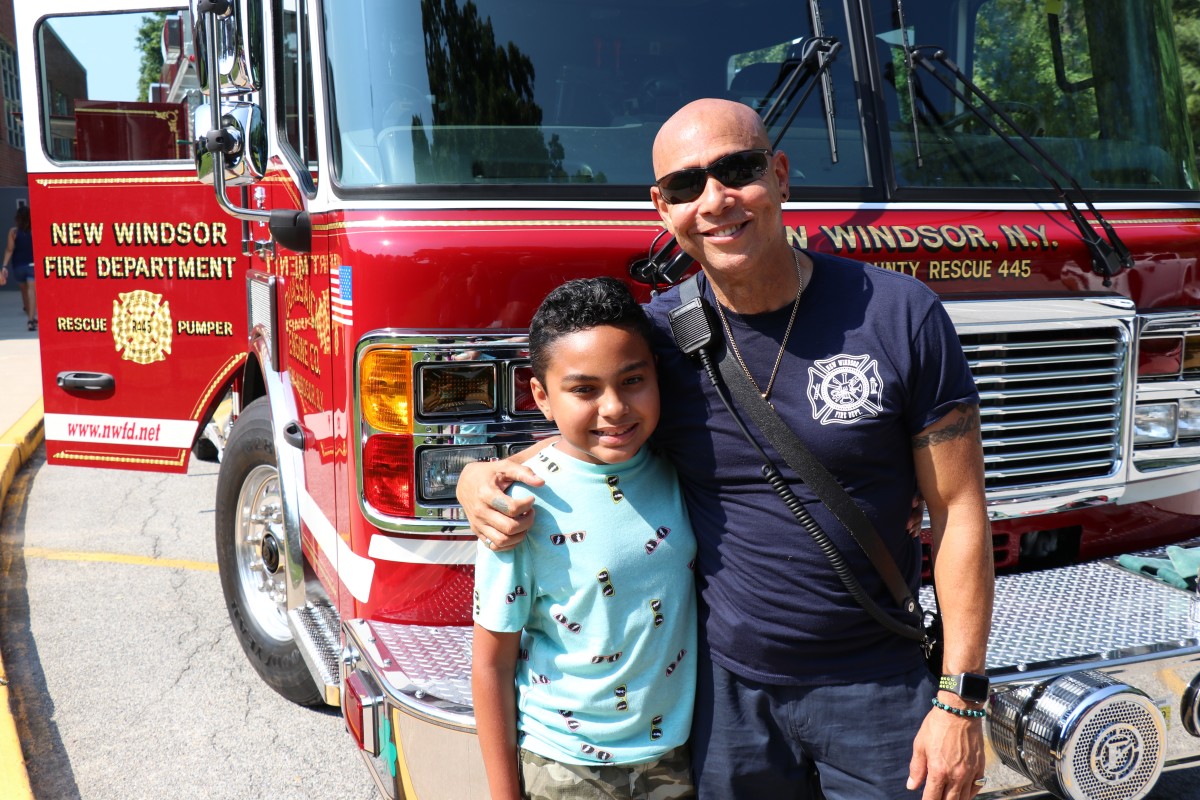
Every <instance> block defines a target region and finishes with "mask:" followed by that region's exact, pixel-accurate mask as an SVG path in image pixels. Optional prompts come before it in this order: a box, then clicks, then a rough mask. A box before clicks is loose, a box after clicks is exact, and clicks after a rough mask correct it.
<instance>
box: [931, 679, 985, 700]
mask: <svg viewBox="0 0 1200 800" xmlns="http://www.w3.org/2000/svg"><path fill="white" fill-rule="evenodd" d="M990 686H991V681H989V680H988V676H987V675H980V674H979V673H977V672H960V673H959V674H957V675H943V676H942V677H940V678H939V679H938V689H939V690H940V691H944V692H953V693H954V694H956V695H958V696H959V697H961V698H962V699H963V700H966V701H967V702H968V703H983V702H986V701H987V699H988V688H989V687H990Z"/></svg>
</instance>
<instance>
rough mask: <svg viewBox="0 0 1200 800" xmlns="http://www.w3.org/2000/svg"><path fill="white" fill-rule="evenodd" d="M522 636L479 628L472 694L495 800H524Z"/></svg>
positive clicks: (481, 747) (476, 637) (476, 722)
mask: <svg viewBox="0 0 1200 800" xmlns="http://www.w3.org/2000/svg"><path fill="white" fill-rule="evenodd" d="M520 645H521V634H520V632H517V633H497V632H496V631H489V630H488V629H487V628H482V627H480V626H479V625H478V624H476V625H475V641H474V645H473V647H472V659H471V693H472V695H473V697H474V703H475V726H476V729H477V731H478V733H479V748H480V749H481V750H482V751H483V765H484V767H485V768H486V769H487V777H488V788H489V789H490V790H491V794H492V800H520V798H521V780H520V771H519V766H518V762H517V690H516V686H515V684H514V680H515V676H516V671H517V651H518V650H519V649H520Z"/></svg>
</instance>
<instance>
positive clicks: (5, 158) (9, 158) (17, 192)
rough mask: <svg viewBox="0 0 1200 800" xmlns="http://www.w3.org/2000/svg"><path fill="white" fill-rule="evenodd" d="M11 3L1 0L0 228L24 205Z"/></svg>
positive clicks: (22, 127)
mask: <svg viewBox="0 0 1200 800" xmlns="http://www.w3.org/2000/svg"><path fill="white" fill-rule="evenodd" d="M13 2H14V0H0V110H2V111H3V113H2V114H0V228H3V229H4V230H7V227H5V226H6V225H7V220H9V219H11V217H12V212H13V211H14V210H15V209H16V207H17V205H18V203H26V202H28V198H29V189H28V187H27V186H26V179H25V125H24V123H23V121H22V119H21V87H20V82H19V81H18V80H17V35H16V24H15V22H14V19H13Z"/></svg>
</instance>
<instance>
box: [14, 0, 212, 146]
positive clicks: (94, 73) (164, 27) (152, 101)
mask: <svg viewBox="0 0 1200 800" xmlns="http://www.w3.org/2000/svg"><path fill="white" fill-rule="evenodd" d="M37 45H38V46H37V55H38V61H39V66H40V69H41V74H42V75H43V79H42V80H41V81H40V86H41V98H40V104H39V112H38V113H40V114H41V116H42V121H43V124H42V131H43V134H42V147H43V148H45V151H46V153H47V154H48V155H49V156H50V157H51V158H53V159H54V160H56V161H84V162H114V161H117V162H121V161H175V160H182V159H190V158H191V156H192V151H191V140H192V138H193V136H192V131H191V124H190V120H191V117H192V113H191V112H192V109H193V108H194V107H195V106H196V105H197V104H198V103H199V101H200V96H199V92H198V88H199V84H198V82H197V79H196V71H195V67H194V65H193V64H192V62H191V61H190V60H189V57H190V56H191V50H192V31H191V20H190V16H189V14H188V12H187V11H186V10H183V9H180V10H178V11H158V12H145V13H132V14H128V13H127V14H91V15H76V16H59V17H51V18H49V19H47V20H46V21H44V22H42V23H41V24H40V25H39V26H38V28H37Z"/></svg>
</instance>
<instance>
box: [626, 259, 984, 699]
mask: <svg viewBox="0 0 1200 800" xmlns="http://www.w3.org/2000/svg"><path fill="white" fill-rule="evenodd" d="M808 255H809V256H810V257H811V258H812V260H813V262H814V265H815V268H814V270H813V275H812V278H811V280H810V282H809V285H808V286H807V287H806V288H805V290H804V293H803V295H802V296H801V298H800V308H799V311H798V314H797V317H796V322H795V326H794V328H793V330H792V335H791V338H790V339H789V341H788V346H787V352H786V353H785V354H784V356H783V361H782V363H781V364H780V367H779V374H778V377H777V378H776V381H775V385H774V388H773V390H772V393H771V402H772V404H773V405H774V406H775V409H776V410H777V411H778V412H779V414H780V415H781V416H782V417H783V419H784V421H785V422H787V424H788V426H789V427H790V428H791V429H792V430H793V431H794V432H795V433H796V434H797V435H798V436H799V437H800V438H801V440H802V441H803V442H804V443H805V445H807V446H808V448H809V449H810V450H811V451H812V452H813V454H814V455H815V456H816V457H817V458H818V459H819V460H820V461H821V463H822V464H824V465H825V467H826V468H827V469H829V471H830V472H832V473H833V475H834V476H835V477H837V478H838V480H839V481H840V482H841V484H842V486H843V487H844V488H845V489H846V490H847V491H848V492H849V493H850V495H851V496H852V497H853V498H854V499H855V502H856V503H857V504H858V505H859V507H860V508H862V510H863V511H864V512H865V513H866V515H867V516H868V517H869V518H870V520H871V522H872V523H873V524H874V525H875V529H876V530H877V531H878V533H879V535H880V536H881V537H882V538H883V540H884V541H885V542H886V543H887V545H888V547H889V549H890V550H891V552H892V555H893V556H894V557H895V559H896V562H897V564H898V565H899V567H900V571H901V573H902V574H904V575H906V576H907V577H908V579H909V583H910V585H911V587H912V589H913V591H914V592H915V591H916V590H917V588H918V586H919V583H920V572H921V553H920V544H919V541H918V540H916V539H913V538H912V537H910V536H909V535H908V533H907V532H906V530H905V524H906V522H907V519H908V517H909V514H910V511H911V507H912V497H913V494H914V492H915V490H916V475H915V470H914V466H913V459H912V443H911V439H912V437H913V436H914V435H915V434H917V433H918V432H920V431H921V430H923V429H924V428H926V427H927V426H929V425H930V424H932V423H934V422H936V421H937V420H939V419H941V418H942V417H943V416H945V415H946V414H947V413H948V412H950V411H951V410H953V409H954V407H955V406H956V405H957V404H960V403H972V404H973V403H978V401H979V395H978V393H977V392H976V390H975V384H974V381H973V379H972V377H971V373H970V371H969V369H968V366H967V362H966V357H965V356H964V355H963V352H962V347H961V346H960V344H959V341H958V337H957V335H956V333H955V331H954V326H953V324H952V323H951V322H950V319H949V317H948V316H947V314H946V312H945V309H944V308H943V307H942V305H941V303H940V302H939V301H938V298H937V296H936V295H935V294H934V293H933V292H932V291H931V290H930V289H929V288H928V287H926V286H925V285H924V284H922V283H920V282H919V281H917V280H916V279H914V278H910V277H907V276H904V275H901V274H899V273H895V272H889V271H887V270H883V269H879V268H877V267H872V266H868V265H866V264H863V263H860V262H857V261H851V260H849V259H845V258H840V257H836V256H829V255H823V254H820V253H809V254H808ZM700 284H701V287H702V288H703V291H704V295H705V298H706V299H707V300H708V302H710V303H714V302H715V301H714V299H713V294H712V289H711V287H710V286H709V285H708V282H707V281H706V280H705V278H704V276H703V275H701V277H700ZM677 305H679V291H678V289H672V290H671V291H669V292H666V293H664V294H663V295H661V296H660V297H658V298H656V299H655V300H654V301H652V302H651V303H650V305H649V306H648V307H647V310H648V313H649V314H650V317H651V319H652V321H653V323H654V327H655V332H656V340H655V341H654V343H653V346H654V350H655V352H656V354H657V356H658V358H659V363H658V368H659V382H660V384H661V387H662V414H661V419H660V422H659V425H658V429H657V430H656V431H655V434H654V437H655V442H656V444H657V445H658V446H659V447H661V448H662V450H663V451H664V452H665V453H666V455H668V456H669V457H670V458H671V459H672V461H673V462H674V464H675V468H676V470H677V472H678V473H679V478H680V481H681V483H682V486H683V493H684V499H685V501H686V502H687V506H688V512H689V514H690V515H691V519H692V526H693V528H694V529H695V533H696V541H697V548H698V549H697V562H696V564H697V570H696V573H697V581H698V586H699V589H700V593H701V595H700V596H701V604H700V614H701V630H702V634H706V638H707V643H708V646H709V648H710V649H711V652H712V658H713V660H714V661H716V662H717V663H719V664H720V665H722V666H723V667H725V668H726V669H729V670H731V671H732V672H734V673H735V674H738V675H741V676H743V677H745V678H749V679H752V680H758V681H762V682H764V683H773V684H790V685H811V684H820V683H839V684H847V683H857V682H860V681H864V680H871V679H874V678H884V677H889V676H892V675H897V674H901V673H904V672H907V671H909V670H911V669H914V668H916V667H917V666H918V665H919V664H920V663H921V652H920V649H919V648H918V647H917V645H916V644H915V643H914V642H912V641H910V640H906V639H903V638H901V637H898V636H896V635H895V634H892V633H889V632H888V631H886V630H885V629H884V628H883V627H882V626H881V625H880V624H879V623H878V622H876V621H875V620H873V619H871V618H870V617H869V616H867V614H866V612H865V611H863V610H862V608H861V606H859V605H858V603H857V602H855V600H854V599H853V598H852V597H851V596H850V594H849V593H848V592H847V591H846V589H845V587H844V586H843V585H842V583H841V582H840V581H839V580H838V578H837V576H836V575H835V574H834V572H833V570H832V568H831V567H830V565H829V561H828V559H826V557H825V556H824V555H822V554H821V552H820V551H819V550H818V549H817V547H816V545H815V544H814V543H813V541H812V539H811V538H810V537H809V535H808V533H807V532H806V531H805V530H804V529H803V528H802V527H801V526H800V524H799V523H798V522H797V521H796V519H795V517H793V516H792V514H791V512H790V511H788V509H787V507H786V506H785V505H784V503H783V501H782V500H781V499H779V497H778V496H777V495H776V494H775V493H774V491H773V490H772V489H771V488H770V486H769V485H768V484H767V483H766V481H765V480H764V479H763V477H762V473H761V471H760V469H761V466H762V460H761V458H760V457H759V456H758V454H757V453H756V452H755V451H754V449H753V448H752V447H751V446H750V444H749V443H747V442H746V440H745V438H744V437H743V436H742V434H741V432H740V431H739V429H738V428H737V426H736V424H735V423H734V421H733V420H732V419H731V418H730V416H729V413H728V412H727V411H726V410H725V407H724V405H723V404H722V403H721V401H720V399H719V398H718V397H717V395H716V391H715V390H714V388H713V386H712V383H711V382H710V381H709V380H708V378H707V377H706V376H704V375H703V372H702V370H701V369H700V368H699V366H698V365H697V364H696V363H695V362H694V361H692V360H691V359H689V358H688V357H686V356H684V355H683V354H682V353H681V352H680V351H679V349H678V348H677V347H676V346H675V342H674V339H673V338H672V337H671V333H670V325H669V324H668V322H667V311H669V310H670V309H672V308H674V307H676V306H677ZM791 311H792V306H791V304H789V305H787V306H785V307H783V308H781V309H779V310H777V311H772V312H768V313H766V314H754V315H746V316H741V315H738V314H733V313H728V312H727V314H726V316H727V318H728V320H729V325H730V327H731V329H732V331H733V337H734V340H735V341H736V343H737V345H738V348H739V350H740V351H741V354H742V356H743V358H744V359H745V361H746V363H747V365H748V366H749V369H750V371H751V373H752V374H753V375H754V378H755V380H756V381H757V382H758V385H759V386H766V385H767V380H768V378H769V376H770V374H771V368H772V366H773V365H774V363H775V358H776V356H777V354H778V352H779V342H780V341H781V340H782V339H783V332H784V330H785V329H786V327H787V323H788V319H789V317H790V315H791ZM743 419H744V420H745V422H746V425H747V427H748V428H749V429H750V431H751V432H752V433H754V434H755V435H756V437H757V438H758V441H759V444H761V445H762V447H763V449H764V450H765V451H766V452H767V454H768V455H769V456H770V457H771V459H772V460H773V461H774V462H775V464H776V466H778V467H779V469H780V471H781V472H782V473H783V475H784V476H785V477H786V478H788V479H789V482H790V483H791V485H792V487H793V490H794V491H795V492H796V494H797V496H798V497H799V498H800V500H801V501H802V502H803V503H804V505H805V506H806V508H807V509H808V511H809V513H810V514H812V516H813V517H814V518H815V519H816V520H817V522H818V523H819V524H820V525H821V527H822V528H823V529H824V530H825V532H826V533H827V534H828V535H829V537H830V538H831V539H832V540H833V542H834V543H835V544H836V545H837V547H838V549H840V550H841V552H842V554H843V556H845V558H846V560H847V562H848V564H849V566H850V568H851V570H852V571H853V573H854V575H855V576H856V577H857V578H858V580H859V582H860V583H861V584H862V585H863V587H864V589H865V590H866V591H867V592H868V593H870V595H871V596H872V597H874V598H875V599H876V601H877V602H878V603H879V605H880V606H881V607H883V608H885V609H889V610H891V609H895V616H896V618H897V619H900V620H902V621H904V622H907V623H910V624H911V623H912V622H913V618H912V616H911V615H906V614H904V613H903V612H901V611H900V610H899V609H898V608H897V606H896V602H895V600H893V599H892V597H891V595H890V594H889V593H888V591H887V589H886V587H885V586H884V585H883V582H882V581H881V580H880V578H879V577H878V573H877V572H876V571H875V569H874V567H872V566H871V563H870V561H869V560H868V559H867V557H866V556H865V555H864V554H863V552H862V550H861V549H859V547H858V546H857V545H856V544H855V542H854V540H853V539H852V538H851V537H850V534H849V533H848V532H847V531H846V530H845V528H844V527H843V526H842V525H841V523H839V522H838V521H837V520H836V518H835V517H834V516H833V515H832V514H831V513H830V512H829V511H828V509H826V508H825V506H824V505H823V504H822V503H821V502H820V501H818V500H817V499H816V497H815V496H814V495H813V494H812V493H811V492H810V491H809V490H808V489H807V487H806V486H804V485H803V484H802V483H800V482H799V480H798V479H797V478H796V476H795V473H794V472H792V470H791V469H790V468H789V467H788V466H787V464H786V463H785V462H784V461H783V459H782V458H781V457H779V455H778V454H777V453H776V452H775V450H774V448H772V447H771V445H770V444H769V443H768V442H767V440H766V437H765V436H763V435H762V434H761V432H759V430H758V428H757V427H755V426H754V423H753V422H750V421H749V419H748V418H747V417H745V416H744V415H743ZM946 590H947V591H948V590H949V589H948V588H947V589H946Z"/></svg>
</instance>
